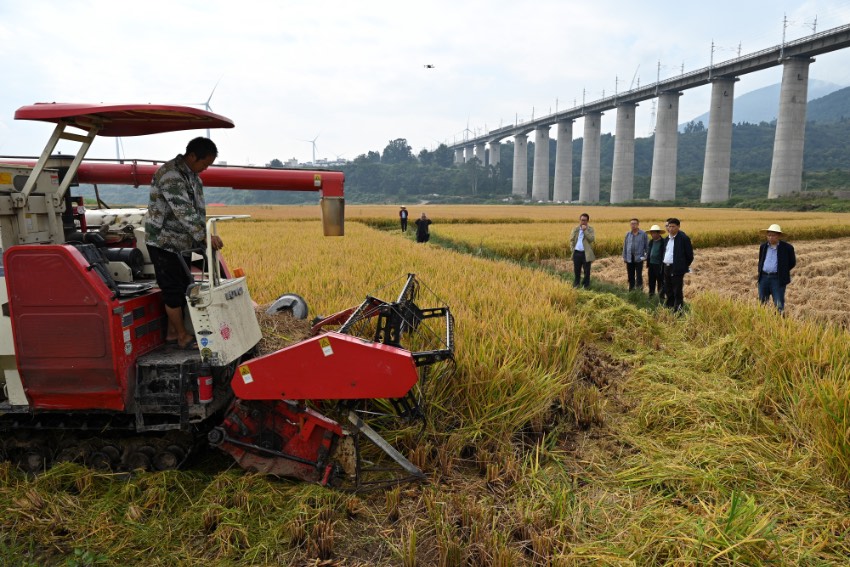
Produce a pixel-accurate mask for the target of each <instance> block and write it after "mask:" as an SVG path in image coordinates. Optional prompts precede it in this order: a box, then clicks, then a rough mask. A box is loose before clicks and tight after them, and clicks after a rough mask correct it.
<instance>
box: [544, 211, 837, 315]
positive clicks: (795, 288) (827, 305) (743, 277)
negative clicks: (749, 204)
mask: <svg viewBox="0 0 850 567" xmlns="http://www.w3.org/2000/svg"><path fill="white" fill-rule="evenodd" d="M783 230H786V229H785V228H784V227H783ZM789 242H791V243H792V244H793V245H794V251H795V253H796V255H797V267H796V268H794V270H793V271H792V273H791V276H792V281H791V284H790V285H789V286H788V287H787V288H786V294H785V302H786V308H785V311H786V313H787V314H788V315H790V316H792V317H797V318H805V319H815V320H819V321H822V322H823V323H832V324H837V325H840V326H843V327H844V328H847V329H850V294H848V293H847V290H848V289H850V267H848V263H847V259H848V254H847V251H848V250H850V238H836V239H827V240H812V241H801V242H795V241H792V240H790V239H789ZM549 265H551V266H553V267H556V268H557V269H559V270H563V271H565V272H569V271H571V270H572V265H571V264H570V265H568V263H567V262H566V261H563V260H560V261H555V262H551V263H550V264H549ZM757 268H758V247H757V246H754V245H751V246H733V247H729V248H708V249H704V250H699V251H697V253H696V254H695V259H694V264H693V266H692V270H691V273H690V274H688V275H687V276H685V297H686V300H687V299H691V298H693V297H696V296H697V295H699V294H702V293H705V292H716V293H717V294H719V295H722V296H724V297H729V298H732V299H735V300H736V301H744V302H746V301H750V302H752V301H756V300H757V298H758V293H757V290H756V275H757V274H756V272H757ZM592 271H593V277H594V278H598V279H600V280H602V281H606V282H609V283H612V284H618V285H625V284H626V269H625V267H624V265H623V261H622V259H621V258H619V257H616V258H615V257H609V258H604V259H602V260H598V261H597V262H595V263H594V264H593V267H592ZM644 272H645V270H644ZM644 282H646V276H644ZM645 285H646V284H644V286H645Z"/></svg>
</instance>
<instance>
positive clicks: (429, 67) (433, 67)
mask: <svg viewBox="0 0 850 567" xmlns="http://www.w3.org/2000/svg"><path fill="white" fill-rule="evenodd" d="M423 67H425V68H426V69H435V68H436V65H431V64H430V63H429V64H427V65H423Z"/></svg>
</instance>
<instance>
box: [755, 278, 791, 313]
mask: <svg viewBox="0 0 850 567" xmlns="http://www.w3.org/2000/svg"><path fill="white" fill-rule="evenodd" d="M758 287H759V301H761V302H762V303H767V300H768V299H770V298H771V297H772V298H773V304H774V305H776V309H777V310H778V311H779V312H780V313H783V312H784V311H785V284H783V283H782V282H781V281H780V280H779V276H777V275H776V274H762V275H761V278H760V279H759V284H758Z"/></svg>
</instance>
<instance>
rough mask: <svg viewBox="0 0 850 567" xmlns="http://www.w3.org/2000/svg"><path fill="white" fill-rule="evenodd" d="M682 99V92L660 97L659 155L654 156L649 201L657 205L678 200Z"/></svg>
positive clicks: (664, 94) (656, 132) (657, 137)
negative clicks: (677, 168) (680, 106)
mask: <svg viewBox="0 0 850 567" xmlns="http://www.w3.org/2000/svg"><path fill="white" fill-rule="evenodd" d="M680 96H682V93H680V92H666V93H661V95H660V96H659V97H658V114H657V115H656V119H655V151H654V153H653V155H652V179H651V180H650V182H649V198H650V199H653V200H655V201H672V200H673V199H675V198H676V159H677V157H678V155H677V152H678V148H679V97H680Z"/></svg>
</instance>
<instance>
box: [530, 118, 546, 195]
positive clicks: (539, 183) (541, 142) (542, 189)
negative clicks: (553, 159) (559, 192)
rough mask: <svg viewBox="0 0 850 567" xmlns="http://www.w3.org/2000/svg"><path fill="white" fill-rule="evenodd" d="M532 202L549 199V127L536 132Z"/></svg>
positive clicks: (541, 127) (538, 129)
mask: <svg viewBox="0 0 850 567" xmlns="http://www.w3.org/2000/svg"><path fill="white" fill-rule="evenodd" d="M531 200H532V201H544V202H548V201H549V200H550V199H549V126H540V127H539V128H536V129H535V131H534V174H533V175H532V178H531Z"/></svg>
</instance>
